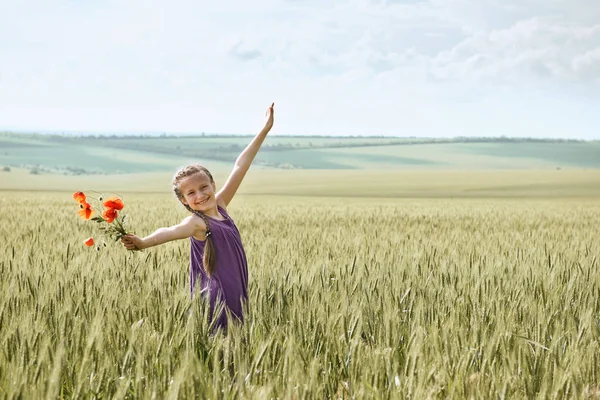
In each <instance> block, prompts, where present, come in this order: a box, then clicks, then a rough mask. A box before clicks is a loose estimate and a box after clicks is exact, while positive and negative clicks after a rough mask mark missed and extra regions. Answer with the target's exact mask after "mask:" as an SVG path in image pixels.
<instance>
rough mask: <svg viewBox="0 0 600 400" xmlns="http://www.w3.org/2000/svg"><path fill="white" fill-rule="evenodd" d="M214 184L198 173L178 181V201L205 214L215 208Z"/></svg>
mask: <svg viewBox="0 0 600 400" xmlns="http://www.w3.org/2000/svg"><path fill="white" fill-rule="evenodd" d="M215 191H216V188H215V182H214V181H212V180H211V179H210V178H209V177H208V175H206V174H205V173H204V172H198V173H195V174H193V175H190V176H187V177H185V178H183V179H181V180H180V181H179V192H180V193H181V196H182V197H180V198H179V200H180V201H181V202H182V203H183V204H185V205H188V206H190V207H191V208H192V209H193V210H196V211H200V212H202V213H205V212H206V211H209V210H214V209H215V208H217V200H216V198H215Z"/></svg>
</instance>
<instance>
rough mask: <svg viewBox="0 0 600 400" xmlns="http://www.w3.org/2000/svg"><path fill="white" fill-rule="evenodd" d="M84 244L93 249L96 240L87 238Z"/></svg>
mask: <svg viewBox="0 0 600 400" xmlns="http://www.w3.org/2000/svg"><path fill="white" fill-rule="evenodd" d="M83 244H85V245H86V246H87V247H92V246H93V245H94V238H91V237H90V238H87V239H85V240H84V241H83Z"/></svg>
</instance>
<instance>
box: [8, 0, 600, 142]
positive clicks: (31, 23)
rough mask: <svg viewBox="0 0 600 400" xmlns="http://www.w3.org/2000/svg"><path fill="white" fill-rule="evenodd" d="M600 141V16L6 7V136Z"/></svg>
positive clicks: (12, 1)
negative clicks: (271, 120)
mask: <svg viewBox="0 0 600 400" xmlns="http://www.w3.org/2000/svg"><path fill="white" fill-rule="evenodd" d="M271 102H275V110H276V113H275V118H276V121H275V127H274V128H273V133H274V134H282V135H309V134H310V135H395V136H417V137H424V136H427V137H455V136H485V137H489V136H508V137H545V138H573V139H600V0H562V1H561V0H339V1H338V0H328V1H324V0H254V1H247V0H243V1H242V0H231V1H229V0H222V1H218V2H216V1H212V2H208V1H203V0H171V1H169V2H166V1H154V0H129V1H125V0H123V1H110V0H95V1H87V0H52V1H48V0H28V1H24V0H0V129H5V130H40V131H75V132H79V131H81V132H84V131H85V132H99V133H109V132H136V133H140V132H166V133H199V132H206V133H228V134H231V133H234V134H252V133H255V132H257V131H258V130H260V128H261V127H262V124H263V123H264V115H265V114H264V113H265V110H266V108H267V107H268V105H270V104H271Z"/></svg>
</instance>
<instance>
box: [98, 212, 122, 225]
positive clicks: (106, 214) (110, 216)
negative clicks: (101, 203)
mask: <svg viewBox="0 0 600 400" xmlns="http://www.w3.org/2000/svg"><path fill="white" fill-rule="evenodd" d="M117 215H119V214H118V213H117V210H115V209H114V208H107V209H106V210H104V212H103V213H102V218H104V219H105V220H106V222H108V223H109V224H110V223H111V222H113V221H114V220H115V218H117Z"/></svg>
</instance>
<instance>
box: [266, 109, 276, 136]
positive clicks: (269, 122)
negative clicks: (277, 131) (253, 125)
mask: <svg viewBox="0 0 600 400" xmlns="http://www.w3.org/2000/svg"><path fill="white" fill-rule="evenodd" d="M266 116H267V121H266V122H265V129H267V130H270V129H271V128H272V127H273V120H274V116H275V103H272V104H271V107H269V108H267V112H266Z"/></svg>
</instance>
